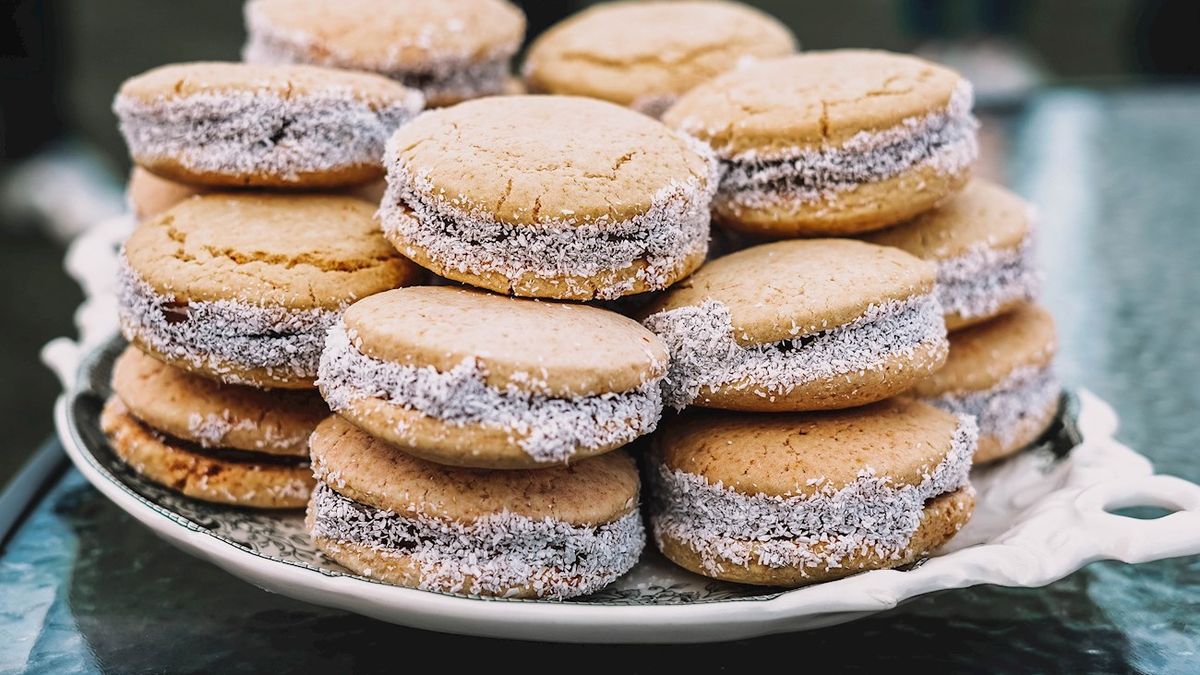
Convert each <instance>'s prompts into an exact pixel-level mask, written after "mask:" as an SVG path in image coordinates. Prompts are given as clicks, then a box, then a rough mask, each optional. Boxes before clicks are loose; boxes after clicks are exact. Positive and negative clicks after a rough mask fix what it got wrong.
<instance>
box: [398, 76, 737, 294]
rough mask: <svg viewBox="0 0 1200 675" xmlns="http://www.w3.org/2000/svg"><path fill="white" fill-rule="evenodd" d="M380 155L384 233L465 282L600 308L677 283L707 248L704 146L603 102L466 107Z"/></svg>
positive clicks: (430, 121) (540, 100)
mask: <svg viewBox="0 0 1200 675" xmlns="http://www.w3.org/2000/svg"><path fill="white" fill-rule="evenodd" d="M384 159H385V162H386V163H387V170H388V177H387V179H388V192H387V195H386V196H385V197H384V201H383V204H382V205H381V207H380V211H379V216H380V219H381V221H382V222H383V231H384V235H385V236H387V238H388V239H389V240H391V241H392V243H393V244H395V245H396V247H397V248H398V249H400V251H402V252H403V253H404V255H406V256H408V257H409V258H411V259H412V260H414V261H415V262H416V263H417V264H419V265H421V266H423V267H426V268H428V269H430V270H432V271H434V272H435V273H437V274H439V275H441V276H443V277H446V278H449V279H453V280H455V281H459V282H462V283H466V284H471V285H472V286H479V287H481V288H486V289H489V290H492V291H496V292H499V293H509V294H512V295H523V296H533V297H542V298H561V299H572V300H590V299H602V300H608V299H613V298H616V297H620V296H623V295H629V294H633V293H641V292H643V291H649V290H656V289H662V288H665V287H667V286H669V285H671V284H672V283H675V282H676V281H678V280H679V279H681V278H683V277H685V276H687V275H688V274H689V273H691V271H692V270H694V269H695V268H696V267H697V266H699V265H700V262H701V261H702V260H703V259H704V255H705V251H706V250H707V248H708V230H709V204H710V201H711V199H712V193H713V191H714V190H715V189H716V183H717V179H716V162H715V161H714V160H713V158H712V155H711V153H710V152H709V151H708V149H707V147H706V146H704V144H703V143H699V142H697V141H696V140H694V139H692V138H689V137H686V136H683V135H681V134H676V133H674V132H672V131H670V130H669V129H667V128H666V127H664V126H663V125H661V124H659V123H658V122H656V121H654V120H652V119H650V118H648V117H646V116H645V115H639V114H638V113H636V112H633V111H632V110H629V109H626V108H622V107H620V106H616V105H613V104H611V103H605V102H602V101H596V100H593V99H585V98H576V97H567V96H504V97H493V98H488V99H481V100H478V101H469V102H467V103H463V104H461V105H457V106H454V107H453V108H446V109H442V110H434V111H429V112H426V113H425V114H423V115H421V116H420V117H418V118H417V119H416V120H415V121H413V123H411V124H408V125H405V126H404V127H402V128H401V129H400V130H399V131H398V132H396V135H395V136H393V137H392V140H391V141H390V142H389V144H388V150H387V154H386V156H385V158H384Z"/></svg>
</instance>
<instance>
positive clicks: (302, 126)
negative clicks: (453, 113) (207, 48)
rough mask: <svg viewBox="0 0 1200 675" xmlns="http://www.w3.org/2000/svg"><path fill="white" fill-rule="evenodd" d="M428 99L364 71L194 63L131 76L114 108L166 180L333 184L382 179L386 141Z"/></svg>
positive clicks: (130, 140) (136, 154)
mask: <svg viewBox="0 0 1200 675" xmlns="http://www.w3.org/2000/svg"><path fill="white" fill-rule="evenodd" d="M422 103H423V99H422V96H421V94H420V93H419V92H417V91H414V90H410V89H406V88H404V87H402V86H400V85H398V84H395V83H393V82H391V81H390V80H387V79H386V78H382V77H378V76H373V75H368V74H364V73H345V74H342V73H339V72H338V71H327V70H325V69H322V68H316V67H311V66H278V67H274V68H273V67H267V66H248V65H244V64H232V63H194V64H182V65H175V66H164V67H162V68H159V69H155V70H152V71H150V72H148V73H146V74H144V75H141V76H139V77H137V78H134V79H132V80H130V81H129V82H127V83H126V84H125V85H124V86H123V87H122V89H121V91H120V92H119V93H118V94H117V97H116V99H115V101H114V103H113V110H114V112H115V113H116V114H117V117H118V120H119V122H120V129H121V133H122V135H123V136H124V137H125V141H126V143H127V144H128V146H129V150H130V154H131V155H132V157H133V159H134V161H135V162H137V163H138V164H141V165H143V166H146V167H149V168H151V169H153V170H155V171H157V172H159V173H165V174H168V175H169V176H170V177H173V178H177V179H186V180H190V181H191V182H198V183H201V184H204V183H208V184H216V185H232V186H237V185H254V186H265V187H331V186H337V185H340V184H349V183H355V182H362V181H364V180H369V179H370V178H372V177H374V176H380V175H382V174H383V169H382V166H381V164H380V159H379V158H380V157H381V156H382V153H383V148H384V144H385V143H386V142H387V139H388V137H389V136H391V134H392V132H393V131H395V130H396V128H398V127H399V126H400V125H401V124H403V123H405V122H407V121H408V120H410V119H412V117H413V116H415V115H416V113H417V112H419V111H420V109H421V107H422Z"/></svg>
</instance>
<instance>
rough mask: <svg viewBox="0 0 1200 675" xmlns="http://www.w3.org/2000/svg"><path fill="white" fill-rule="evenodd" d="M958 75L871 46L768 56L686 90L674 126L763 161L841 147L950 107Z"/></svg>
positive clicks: (670, 118)
mask: <svg viewBox="0 0 1200 675" xmlns="http://www.w3.org/2000/svg"><path fill="white" fill-rule="evenodd" d="M964 86H969V85H967V83H966V80H964V79H963V78H962V77H960V76H959V75H958V74H957V73H955V72H954V71H952V70H949V69H947V68H944V67H942V66H939V65H936V64H934V63H930V62H929V61H925V60H923V59H919V58H916V57H914V56H907V55H902V54H892V53H889V52H883V51H869V50H849V49H847V50H836V51H827V52H806V53H804V54H798V55H795V56H786V57H781V58H776V59H765V60H762V61H758V62H756V63H752V64H748V65H746V66H745V67H742V68H738V69H737V70H733V71H730V72H728V73H725V74H724V75H720V76H718V77H716V78H714V79H712V80H709V81H708V82H706V83H704V84H701V85H700V86H698V87H696V88H695V89H693V90H691V91H690V92H688V93H687V94H684V95H683V96H682V97H681V98H680V99H679V101H678V102H676V103H675V105H673V106H672V107H671V108H670V109H669V110H667V112H666V113H665V114H664V115H663V122H665V123H666V124H667V125H668V126H670V127H673V128H676V129H682V130H683V131H686V132H687V133H689V134H692V135H693V136H697V137H698V138H701V139H703V140H705V141H708V142H709V144H711V145H712V146H713V147H714V148H716V150H717V152H718V153H720V154H721V155H722V156H735V155H740V154H742V153H754V154H755V155H757V156H758V157H760V158H769V157H772V156H784V155H789V154H794V153H795V152H796V151H797V150H800V149H805V148H809V149H811V148H818V147H823V146H825V147H827V146H837V145H841V144H843V143H845V142H846V141H848V140H850V139H851V138H853V137H854V136H855V135H856V134H858V133H859V132H863V131H880V130H883V129H889V128H892V127H895V126H896V125H899V124H902V123H903V122H904V121H905V120H908V119H911V118H920V117H924V116H926V115H929V114H933V113H938V112H941V111H945V110H946V109H947V108H948V107H949V106H950V102H951V98H952V97H953V96H954V94H955V91H956V90H957V89H959V88H960V87H964Z"/></svg>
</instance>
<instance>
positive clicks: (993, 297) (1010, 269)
mask: <svg viewBox="0 0 1200 675" xmlns="http://www.w3.org/2000/svg"><path fill="white" fill-rule="evenodd" d="M937 268H938V270H937V277H938V283H937V295H938V300H940V301H941V303H942V308H943V309H945V310H946V314H957V315H959V316H961V317H962V318H964V319H971V318H975V317H981V316H991V315H992V314H995V313H996V311H997V310H998V309H1000V307H1002V306H1003V305H1005V304H1008V303H1010V302H1014V301H1017V300H1033V299H1034V298H1035V297H1037V293H1038V287H1039V286H1040V283H1041V277H1040V275H1039V274H1038V271H1037V265H1036V263H1035V262H1034V255H1033V242H1032V238H1030V239H1027V240H1026V241H1024V242H1023V243H1022V244H1021V245H1020V246H1018V247H1017V248H1016V249H1009V250H997V249H995V248H992V247H990V246H988V245H987V243H985V242H980V243H978V244H976V245H974V246H972V247H971V248H970V250H968V251H967V252H966V253H964V254H962V255H961V256H957V257H954V258H950V259H948V260H939V261H938V262H937Z"/></svg>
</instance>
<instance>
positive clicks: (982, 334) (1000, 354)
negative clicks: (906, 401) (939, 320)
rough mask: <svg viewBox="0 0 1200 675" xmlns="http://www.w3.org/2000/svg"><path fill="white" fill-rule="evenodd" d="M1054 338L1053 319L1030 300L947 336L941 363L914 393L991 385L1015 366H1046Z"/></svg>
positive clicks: (935, 393)
mask: <svg viewBox="0 0 1200 675" xmlns="http://www.w3.org/2000/svg"><path fill="white" fill-rule="evenodd" d="M1057 347H1058V341H1057V338H1056V337H1055V333H1054V317H1053V316H1051V315H1050V312H1047V311H1046V310H1045V309H1043V308H1042V307H1039V306H1037V305H1032V304H1025V305H1021V306H1020V307H1018V308H1017V309H1015V310H1013V311H1011V312H1009V313H1007V314H1003V315H1001V316H998V317H996V318H995V319H990V320H989V321H987V322H985V323H981V324H977V325H974V326H969V327H967V328H963V329H962V330H957V331H954V332H953V333H951V334H950V356H949V357H947V359H946V365H945V366H944V367H943V368H942V369H941V370H939V371H938V372H936V373H934V374H933V375H931V376H930V377H929V378H927V379H925V380H924V381H922V382H921V383H920V384H919V385H917V386H916V388H915V389H913V391H912V393H913V394H916V395H917V396H923V397H932V396H939V395H941V394H946V393H954V392H972V391H983V390H986V389H990V388H992V387H994V386H996V385H998V384H1000V383H1001V382H1003V381H1004V380H1005V379H1006V378H1007V377H1008V376H1009V375H1010V374H1011V373H1012V372H1013V371H1014V370H1016V369H1018V368H1023V367H1031V368H1042V367H1045V366H1047V365H1049V364H1050V361H1051V359H1053V358H1054V352H1055V350H1056V349H1057Z"/></svg>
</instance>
